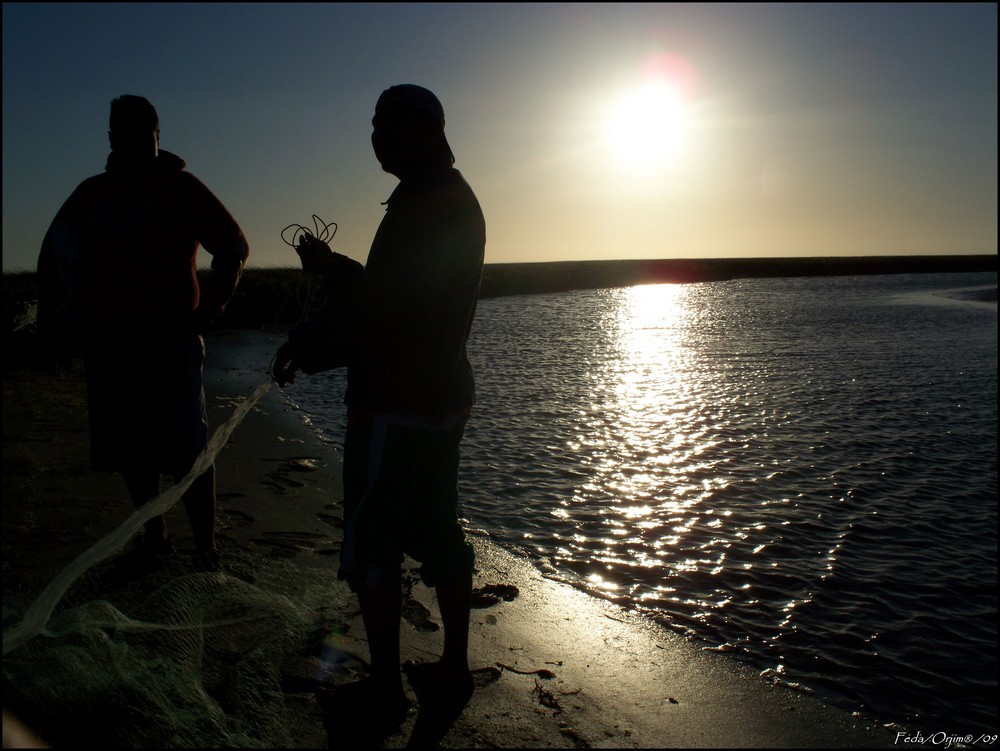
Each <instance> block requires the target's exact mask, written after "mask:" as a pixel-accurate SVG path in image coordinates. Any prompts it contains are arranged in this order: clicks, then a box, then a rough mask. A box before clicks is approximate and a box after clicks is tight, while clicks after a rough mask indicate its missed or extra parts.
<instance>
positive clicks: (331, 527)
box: [3, 332, 895, 748]
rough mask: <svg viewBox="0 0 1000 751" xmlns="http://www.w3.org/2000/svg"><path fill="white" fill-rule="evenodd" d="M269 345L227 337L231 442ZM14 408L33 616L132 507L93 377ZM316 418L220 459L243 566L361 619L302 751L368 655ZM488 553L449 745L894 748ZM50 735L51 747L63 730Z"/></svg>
mask: <svg viewBox="0 0 1000 751" xmlns="http://www.w3.org/2000/svg"><path fill="white" fill-rule="evenodd" d="M266 341H267V340H266V338H263V337H261V336H260V335H258V334H254V333H252V332H222V333H219V334H217V335H215V336H213V337H211V338H210V339H209V343H208V346H209V353H210V354H209V360H208V365H207V369H206V387H207V390H208V393H209V403H210V409H211V414H210V419H211V423H212V427H213V429H214V428H215V427H217V426H218V425H220V424H221V423H222V422H223V421H224V420H225V419H226V418H228V416H229V414H230V413H231V412H232V409H233V405H234V404H236V403H237V402H238V401H240V400H241V399H242V398H244V397H245V396H246V395H247V394H249V393H250V392H251V391H252V390H253V387H255V386H256V385H258V384H259V383H261V382H262V381H263V380H265V378H264V370H265V368H266V365H267V359H268V357H269V356H270V352H267V351H266V350H265V349H262V343H263V342H266ZM3 409H4V416H3V426H4V452H3V491H4V494H3V504H4V506H3V508H4V542H3V546H4V556H3V570H4V583H3V588H4V594H5V597H16V598H18V599H20V600H22V601H24V602H30V600H31V599H32V598H33V597H34V595H36V594H37V593H38V592H39V591H40V590H41V589H42V587H44V585H45V584H46V583H47V582H48V581H49V580H50V579H51V578H52V577H53V576H55V575H56V574H58V573H59V571H60V570H62V568H63V567H65V566H66V565H67V564H68V563H69V562H70V561H72V560H73V559H74V558H75V557H76V555H78V554H79V553H81V552H83V551H84V550H85V549H86V548H87V547H89V545H90V544H91V543H92V542H94V541H95V540H97V539H98V538H99V537H100V536H102V535H103V534H106V533H107V532H109V531H111V530H112V529H114V528H115V527H117V526H118V524H119V523H120V522H121V521H122V520H123V519H124V518H125V517H126V516H127V514H128V512H129V508H128V502H127V500H125V495H124V492H123V490H122V488H121V486H120V480H119V479H118V478H117V477H115V476H108V475H98V474H95V473H92V472H90V471H89V469H88V466H89V465H88V453H87V452H88V443H87V435H86V421H85V415H84V412H83V384H82V378H81V373H80V372H79V371H77V372H74V373H71V374H69V375H67V376H63V377H54V376H43V375H38V374H33V373H29V372H26V371H15V372H8V373H7V374H5V377H4V401H3ZM300 417H301V416H300V415H299V414H297V413H296V412H295V411H294V410H293V409H292V408H290V407H289V406H288V405H287V403H285V402H284V401H283V400H282V398H281V394H280V391H279V390H278V389H277V388H276V387H275V388H272V389H271V390H270V391H269V392H268V393H267V394H265V395H264V397H263V398H262V399H261V401H260V402H259V404H258V405H257V407H255V408H254V409H253V410H252V411H251V412H250V413H249V414H248V415H247V417H246V419H245V420H244V422H243V423H242V424H240V425H239V426H238V427H237V428H236V431H235V432H234V433H233V435H232V437H231V439H230V441H229V443H228V444H227V446H226V447H225V448H224V449H223V450H222V451H221V453H220V454H219V457H218V460H217V468H218V496H219V512H218V517H219V544H220V547H221V549H222V552H223V554H224V555H226V556H227V560H234V559H245V558H246V557H247V556H258V557H260V558H261V559H264V558H267V557H272V558H273V557H280V558H281V559H282V560H283V561H284V562H286V563H287V564H288V565H289V566H291V567H293V569H294V568H299V569H300V570H301V571H303V572H306V571H308V572H309V575H311V576H315V575H316V572H317V570H320V571H326V570H328V571H329V577H330V580H331V590H330V591H331V595H330V597H331V600H332V602H331V606H333V607H336V608H337V609H339V610H340V611H341V612H343V613H344V614H345V617H346V618H347V619H349V623H348V624H347V627H345V628H343V629H341V631H342V633H341V635H340V636H337V637H331V641H330V643H332V644H335V646H336V647H337V648H338V649H340V650H341V651H342V654H344V655H347V656H348V657H350V658H351V659H349V660H347V661H346V662H343V663H342V667H341V669H338V670H336V671H334V672H333V673H331V674H330V676H329V678H328V679H327V683H326V684H321V685H318V686H317V685H316V683H315V681H312V680H310V678H311V677H312V676H314V675H315V670H314V669H313V662H314V659H315V658H314V657H312V656H310V655H308V654H304V655H302V657H301V659H300V660H298V661H297V662H295V661H293V663H292V664H291V666H290V667H289V668H288V669H287V671H288V680H287V681H286V692H287V693H286V707H287V711H288V715H289V718H288V719H289V724H290V726H291V727H293V728H294V730H293V735H294V738H295V746H296V747H300V748H316V747H326V746H327V745H328V744H329V743H330V741H331V740H333V741H336V740H337V738H336V737H334V738H332V739H331V737H330V734H329V733H328V728H327V723H326V722H325V713H324V710H323V708H322V703H321V702H320V701H317V697H319V698H322V697H323V696H324V695H325V692H326V691H327V690H328V689H329V688H330V687H331V686H330V684H337V683H341V682H345V681H347V680H350V679H353V678H355V677H356V676H357V675H358V674H360V672H363V667H364V665H365V663H366V661H367V659H368V652H367V645H366V643H365V640H364V630H363V627H362V625H361V621H360V615H359V614H358V610H357V603H356V599H355V598H354V597H353V595H352V594H351V593H350V592H349V591H348V590H347V588H346V586H343V585H341V584H340V583H334V582H333V580H334V579H335V578H336V574H335V570H336V552H337V551H338V550H339V542H340V539H341V533H340V528H341V527H342V507H341V504H340V497H341V492H340V463H339V455H338V454H337V452H336V451H335V450H333V448H332V447H331V446H330V445H328V444H327V443H324V442H323V441H321V440H320V439H319V438H318V437H317V435H316V434H315V433H313V432H312V431H311V430H309V429H308V428H307V427H305V426H304V424H303V423H302V421H301V419H300ZM168 520H169V524H170V526H171V531H172V532H173V533H174V534H175V535H176V541H177V545H178V548H179V549H181V550H183V549H185V546H190V536H189V531H188V528H187V525H186V522H185V520H184V517H183V511H181V510H180V509H178V508H175V509H173V510H171V512H170V513H169V514H168ZM473 542H474V544H475V546H476V550H477V555H478V558H477V567H476V576H475V587H476V598H475V601H476V602H475V604H476V607H475V609H474V610H473V618H472V629H471V639H470V641H471V645H470V657H471V662H472V665H473V668H474V670H475V677H476V682H477V691H476V692H475V694H474V695H473V697H472V699H471V701H470V702H469V704H468V706H467V707H466V708H465V710H464V712H463V713H462V714H461V716H460V717H459V718H458V719H457V720H456V721H455V722H454V723H452V724H450V725H447V726H446V727H440V728H437V731H438V732H437V735H438V736H440V745H441V746H442V747H446V748H540V747H554V748H590V747H598V748H666V747H728V748H756V747H769V748H776V747H787V748H821V747H822V748H846V747H889V746H893V745H894V742H895V734H894V733H892V732H890V731H888V730H885V729H882V728H877V727H875V726H873V725H872V724H871V723H870V722H867V721H865V720H863V719H861V718H856V717H853V716H851V715H850V714H849V713H846V712H844V711H841V710H839V709H836V708H832V707H829V706H826V705H824V704H822V703H820V702H818V701H816V700H814V699H813V698H811V697H810V696H807V695H805V694H803V693H800V692H797V691H793V690H791V689H789V688H785V687H780V686H775V685H773V684H770V683H768V682H767V681H766V680H765V679H763V678H761V677H760V676H758V675H757V674H756V672H755V671H753V670H752V669H750V668H748V667H746V666H743V665H740V664H738V663H736V662H735V661H733V660H731V659H730V658H728V657H727V656H725V655H720V654H715V653H708V652H705V651H702V650H700V649H699V648H698V647H697V646H695V645H693V644H691V643H689V642H687V641H684V640H683V639H682V638H681V637H679V636H677V635H675V634H673V633H671V632H668V631H665V630H664V629H662V628H660V627H656V626H654V625H652V624H650V623H648V622H645V621H643V620H641V619H639V618H637V617H635V616H633V615H631V614H629V613H627V612H625V611H623V610H621V609H620V608H617V607H615V606H614V605H612V604H610V603H608V602H606V601H603V600H600V599H596V598H593V597H591V596H589V595H587V594H585V593H583V592H581V591H579V590H577V589H575V588H573V587H571V586H568V585H565V584H562V583H558V582H555V581H552V580H550V579H546V578H544V577H543V576H541V575H540V574H539V572H538V571H537V570H536V569H535V568H534V567H533V566H531V565H530V563H528V562H527V561H525V560H522V559H520V558H518V557H515V556H514V555H511V554H510V553H509V552H507V551H506V550H504V549H502V548H500V547H499V546H497V545H495V544H493V543H491V542H490V541H489V540H488V539H485V538H482V537H478V536H476V537H474V538H473ZM440 623H441V620H440V616H439V614H438V611H437V606H436V604H435V602H434V597H433V593H432V592H431V591H429V590H427V589H426V588H425V587H423V586H422V585H420V584H415V585H414V586H413V587H412V591H411V592H409V594H408V599H407V602H406V605H405V607H404V622H403V626H402V644H403V659H404V660H405V659H412V660H416V661H422V660H431V659H434V658H435V657H436V656H437V655H438V654H440V649H441V630H440ZM296 676H298V677H299V678H300V680H298V681H296V680H295V678H296ZM419 717H420V711H419V707H414V708H412V709H411V710H410V712H409V715H408V718H407V721H406V722H405V724H404V725H403V726H402V728H400V730H399V731H397V732H396V733H394V734H393V735H391V736H389V737H388V738H387V739H386V741H385V746H386V747H391V748H401V747H403V746H405V745H406V743H407V740H408V739H409V738H410V735H411V733H412V732H413V730H414V727H415V726H416V724H417V722H418V719H419ZM36 729H37V730H38V731H39V732H40V733H41V735H42V736H43V737H44V736H45V731H46V729H45V728H36ZM334 732H336V730H335V729H334ZM431 735H434V733H431Z"/></svg>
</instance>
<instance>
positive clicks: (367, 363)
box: [275, 84, 486, 730]
mask: <svg viewBox="0 0 1000 751" xmlns="http://www.w3.org/2000/svg"><path fill="white" fill-rule="evenodd" d="M372 126H373V131H372V137H371V138H372V146H373V148H374V151H375V156H376V158H377V159H378V161H379V162H380V163H381V165H382V168H383V169H384V170H385V171H386V172H389V173H390V174H392V175H395V176H396V177H398V178H399V180H400V182H399V185H398V186H397V187H396V189H395V190H394V191H393V193H392V195H391V196H390V197H389V200H388V201H387V203H386V214H385V217H384V218H383V220H382V223H381V224H380V226H379V228H378V232H377V233H376V235H375V239H374V241H373V242H372V246H371V250H370V252H369V254H368V260H367V263H366V265H365V269H364V275H363V279H364V281H363V290H364V293H363V295H362V302H361V311H360V316H359V318H360V323H359V328H358V330H357V332H356V342H355V346H354V351H353V352H352V353H351V354H350V355H349V357H348V386H347V395H346V398H345V401H346V403H347V406H348V426H347V435H346V439H345V444H344V495H345V521H346V531H345V539H344V545H343V549H342V554H341V568H340V577H341V578H342V579H346V580H347V581H348V583H349V584H350V586H351V587H352V589H353V590H354V591H355V592H357V594H358V598H359V601H360V604H361V610H362V616H363V619H364V623H365V630H366V632H367V635H368V643H369V648H370V651H371V675H370V677H369V679H368V680H367V681H365V682H363V683H362V684H360V685H356V686H355V690H356V698H357V699H358V700H359V706H361V705H363V706H365V707H366V709H365V710H364V712H361V713H359V714H357V715H354V717H355V718H360V717H362V716H363V717H365V718H366V720H367V721H371V722H372V723H374V724H375V725H379V724H382V726H383V727H382V729H386V730H387V729H390V728H392V727H398V726H399V725H400V724H401V723H402V722H403V720H404V719H405V716H406V707H407V704H408V702H407V700H406V696H405V692H404V689H403V684H402V676H401V673H400V641H399V628H400V617H401V607H402V588H401V564H402V561H403V555H404V553H405V554H407V555H409V556H410V557H412V558H413V559H415V560H417V561H419V562H420V563H421V564H422V566H421V569H420V573H421V577H422V579H423V581H424V582H425V583H426V584H427V585H428V586H431V587H434V588H435V590H436V594H437V598H438V603H439V605H440V608H441V616H442V620H443V622H444V652H443V654H442V657H441V660H440V662H435V663H427V664H423V665H417V666H408V674H409V677H410V681H411V683H413V684H414V686H415V687H419V686H428V687H430V686H432V687H433V690H434V697H435V698H436V699H440V700H443V701H445V703H450V704H451V705H452V706H453V707H454V708H456V709H457V710H459V711H460V710H461V708H462V707H463V706H464V705H465V703H466V702H467V701H468V699H469V697H470V696H471V694H472V691H473V682H472V676H471V673H470V672H469V663H468V636H469V614H470V599H471V592H472V568H473V559H474V554H473V550H472V546H471V545H470V544H469V543H468V542H467V541H466V539H465V535H464V532H463V530H462V527H461V525H460V523H459V520H458V491H457V482H458V465H459V444H460V442H461V439H462V434H463V431H464V429H465V425H466V421H467V420H468V418H469V414H470V410H471V408H472V405H473V402H474V401H475V387H474V379H473V373H472V368H471V366H470V364H469V359H468V357H467V355H466V341H467V339H468V337H469V332H470V330H471V326H472V320H473V316H474V315H475V311H476V304H477V301H478V297H479V285H480V279H481V277H482V267H483V255H484V251H485V245H486V224H485V220H484V218H483V213H482V210H481V209H480V206H479V203H478V201H477V200H476V196H475V194H474V193H473V192H472V189H471V188H470V187H469V185H468V183H466V181H465V179H464V178H463V177H462V175H461V174H460V173H459V172H458V171H457V170H456V169H455V168H454V166H453V165H454V157H453V155H452V152H451V148H450V146H449V144H448V141H447V140H446V138H445V134H444V110H443V108H442V107H441V104H440V102H439V101H438V99H437V97H435V96H434V94H432V93H431V92H430V91H428V90H427V89H424V88H422V87H419V86H413V85H409V84H405V85H400V86H393V87H392V88H390V89H387V90H386V91H384V92H383V93H382V95H381V96H380V97H379V100H378V103H377V104H376V107H375V116H374V117H373V118H372ZM299 252H300V254H301V255H302V259H303V266H304V267H306V266H318V265H321V264H320V263H318V261H319V259H321V258H322V257H323V256H324V254H330V251H329V249H328V248H327V247H326V246H325V245H324V244H322V243H319V242H318V241H314V240H311V239H309V238H306V240H305V242H304V244H303V246H301V247H300V249H299ZM296 367H297V364H296V361H295V357H294V354H292V353H289V352H286V353H285V355H284V356H279V361H278V362H277V367H276V370H275V376H276V378H277V380H278V381H279V383H282V382H288V381H290V379H291V378H292V377H293V376H294V372H295V369H296ZM420 693H421V691H420V690H419V689H418V697H419V696H420ZM373 709H374V710H377V711H376V713H375V714H374V715H373V714H372V710H373ZM423 711H424V710H423V707H422V709H421V713H422V714H423Z"/></svg>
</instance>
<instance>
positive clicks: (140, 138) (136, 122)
mask: <svg viewBox="0 0 1000 751" xmlns="http://www.w3.org/2000/svg"><path fill="white" fill-rule="evenodd" d="M110 128H111V129H110V130H109V131H108V138H109V139H110V141H111V150H112V151H113V152H115V153H116V154H118V155H119V156H121V157H125V158H127V159H148V158H150V157H155V156H156V155H157V153H158V152H159V148H160V118H159V117H158V116H157V114H156V108H154V107H153V105H152V104H150V102H149V100H148V99H145V98H144V97H141V96H133V95H132V94H125V95H124V96H120V97H118V98H117V99H115V100H113V101H112V102H111V121H110Z"/></svg>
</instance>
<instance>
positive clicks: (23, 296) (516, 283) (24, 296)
mask: <svg viewBox="0 0 1000 751" xmlns="http://www.w3.org/2000/svg"><path fill="white" fill-rule="evenodd" d="M252 261H253V256H252V255H251V264H252ZM996 270H997V256H996V254H993V255H961V256H847V257H826V258H709V259H687V258H683V259H659V260H615V261H553V262H541V263H488V264H486V266H485V268H484V269H483V283H482V290H481V297H483V298H484V299H485V298H491V297H506V296H511V295H532V294H545V293H553V292H566V291H570V290H577V289H606V288H612V287H630V286H633V285H636V284H664V283H673V284H690V283H697V282H718V281H725V280H728V279H755V278H769V277H812V276H860V275H872V274H939V273H959V272H990V271H992V272H995V271H996ZM199 274H200V275H207V274H208V272H207V271H202V272H199ZM303 296H304V287H303V275H302V271H301V269H299V268H290V267H270V268H264V267H255V266H253V265H251V266H249V267H247V269H246V270H245V271H244V273H243V278H242V280H241V281H240V285H239V287H237V289H236V294H235V295H234V297H233V299H232V300H231V302H230V304H229V306H228V307H227V309H226V311H225V313H223V315H222V317H221V318H220V319H219V320H218V321H217V322H216V328H217V329H224V328H249V329H259V328H268V327H283V326H290V325H291V324H293V323H295V322H296V321H297V320H298V319H299V317H300V315H301V312H302V309H301V301H302V298H303ZM3 297H4V315H5V316H6V319H5V321H4V323H5V326H4V332H5V334H8V335H9V333H10V332H11V331H13V330H14V329H15V328H16V325H17V322H18V319H19V317H21V318H23V316H24V314H25V311H27V310H29V309H30V307H31V304H32V303H33V302H34V301H35V300H37V299H38V285H37V282H36V279H35V273H34V272H33V271H21V272H5V273H4V275H3ZM5 344H14V345H15V346H17V344H18V342H16V341H15V342H5Z"/></svg>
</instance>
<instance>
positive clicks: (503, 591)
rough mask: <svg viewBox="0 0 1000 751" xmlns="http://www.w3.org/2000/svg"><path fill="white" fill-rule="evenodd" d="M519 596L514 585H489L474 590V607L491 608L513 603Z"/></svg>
mask: <svg viewBox="0 0 1000 751" xmlns="http://www.w3.org/2000/svg"><path fill="white" fill-rule="evenodd" d="M518 594H520V592H519V590H518V588H517V587H515V586H514V585H513V584H487V585H486V586H485V587H477V588H476V589H474V590H472V607H473V608H491V607H493V606H494V605H498V604H500V602H511V601H513V600H514V599H515V598H516V597H517V596H518Z"/></svg>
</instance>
